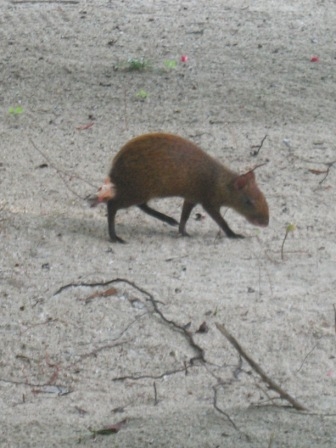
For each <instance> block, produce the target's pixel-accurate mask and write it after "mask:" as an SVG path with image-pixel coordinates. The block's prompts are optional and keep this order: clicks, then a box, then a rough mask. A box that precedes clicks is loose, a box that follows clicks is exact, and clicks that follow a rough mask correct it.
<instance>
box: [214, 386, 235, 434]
mask: <svg viewBox="0 0 336 448" xmlns="http://www.w3.org/2000/svg"><path fill="white" fill-rule="evenodd" d="M219 386H221V384H217V386H213V388H212V389H213V391H214V398H213V407H214V408H215V409H216V411H218V412H219V413H220V414H222V415H225V417H226V418H227V419H228V421H229V422H230V423H231V425H232V426H233V427H234V429H235V430H236V431H239V429H238V427H237V425H236V424H235V422H234V421H233V420H232V418H231V417H230V416H229V414H228V413H227V412H224V411H223V409H221V408H220V407H219V406H218V403H217V390H218V387H219Z"/></svg>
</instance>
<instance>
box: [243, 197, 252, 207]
mask: <svg viewBox="0 0 336 448" xmlns="http://www.w3.org/2000/svg"><path fill="white" fill-rule="evenodd" d="M244 203H245V205H246V207H253V201H252V200H251V199H250V198H245V200H244Z"/></svg>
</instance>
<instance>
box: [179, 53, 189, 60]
mask: <svg viewBox="0 0 336 448" xmlns="http://www.w3.org/2000/svg"><path fill="white" fill-rule="evenodd" d="M181 62H188V56H187V55H186V54H183V55H182V56H181Z"/></svg>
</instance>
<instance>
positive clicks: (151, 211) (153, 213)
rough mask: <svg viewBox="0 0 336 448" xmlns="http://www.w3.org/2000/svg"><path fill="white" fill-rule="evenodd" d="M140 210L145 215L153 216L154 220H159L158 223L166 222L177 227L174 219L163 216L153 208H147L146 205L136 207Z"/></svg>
mask: <svg viewBox="0 0 336 448" xmlns="http://www.w3.org/2000/svg"><path fill="white" fill-rule="evenodd" d="M138 207H139V208H140V210H142V211H143V212H145V213H147V215H150V216H153V217H154V218H157V219H159V220H160V221H163V222H166V223H167V224H170V225H171V226H177V225H178V222H177V221H176V219H174V218H171V217H170V216H167V215H164V214H163V213H160V212H158V211H157V210H154V209H153V208H151V207H149V206H148V205H147V204H146V203H145V204H140V205H138Z"/></svg>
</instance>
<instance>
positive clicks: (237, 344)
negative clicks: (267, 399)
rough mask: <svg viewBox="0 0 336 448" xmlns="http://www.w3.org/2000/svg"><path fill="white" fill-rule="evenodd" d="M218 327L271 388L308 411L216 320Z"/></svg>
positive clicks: (296, 405)
mask: <svg viewBox="0 0 336 448" xmlns="http://www.w3.org/2000/svg"><path fill="white" fill-rule="evenodd" d="M216 327H217V328H218V330H219V331H220V332H221V333H222V335H223V336H225V337H226V338H227V340H228V341H229V342H230V343H231V344H232V345H233V346H234V348H235V349H236V350H237V351H238V353H239V354H240V355H241V356H242V357H243V358H244V359H245V361H247V362H248V363H249V364H250V366H251V367H252V369H253V370H255V372H257V373H258V375H259V376H260V377H261V379H262V380H263V381H264V382H265V383H267V384H268V386H269V388H270V389H272V390H274V391H275V392H277V393H278V394H279V395H280V397H281V398H282V399H284V400H286V401H288V402H289V403H290V404H291V405H292V406H293V408H294V409H297V410H298V411H307V408H306V407H305V406H303V405H302V404H300V403H299V402H298V401H297V400H295V398H293V397H292V396H291V395H289V394H288V393H287V392H286V391H285V390H283V389H282V388H281V387H280V386H279V385H278V384H276V383H275V382H274V381H273V380H272V379H271V378H270V377H269V376H267V375H266V373H265V372H264V371H263V370H262V368H261V367H260V366H259V364H257V363H256V362H255V361H254V360H253V359H252V358H251V357H250V356H249V355H248V354H247V353H246V352H245V350H244V349H243V348H242V347H241V345H240V344H239V342H238V341H237V340H236V339H235V338H234V337H233V336H232V335H231V334H230V333H229V332H228V330H227V329H226V328H225V327H224V325H222V324H219V323H217V322H216Z"/></svg>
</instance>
